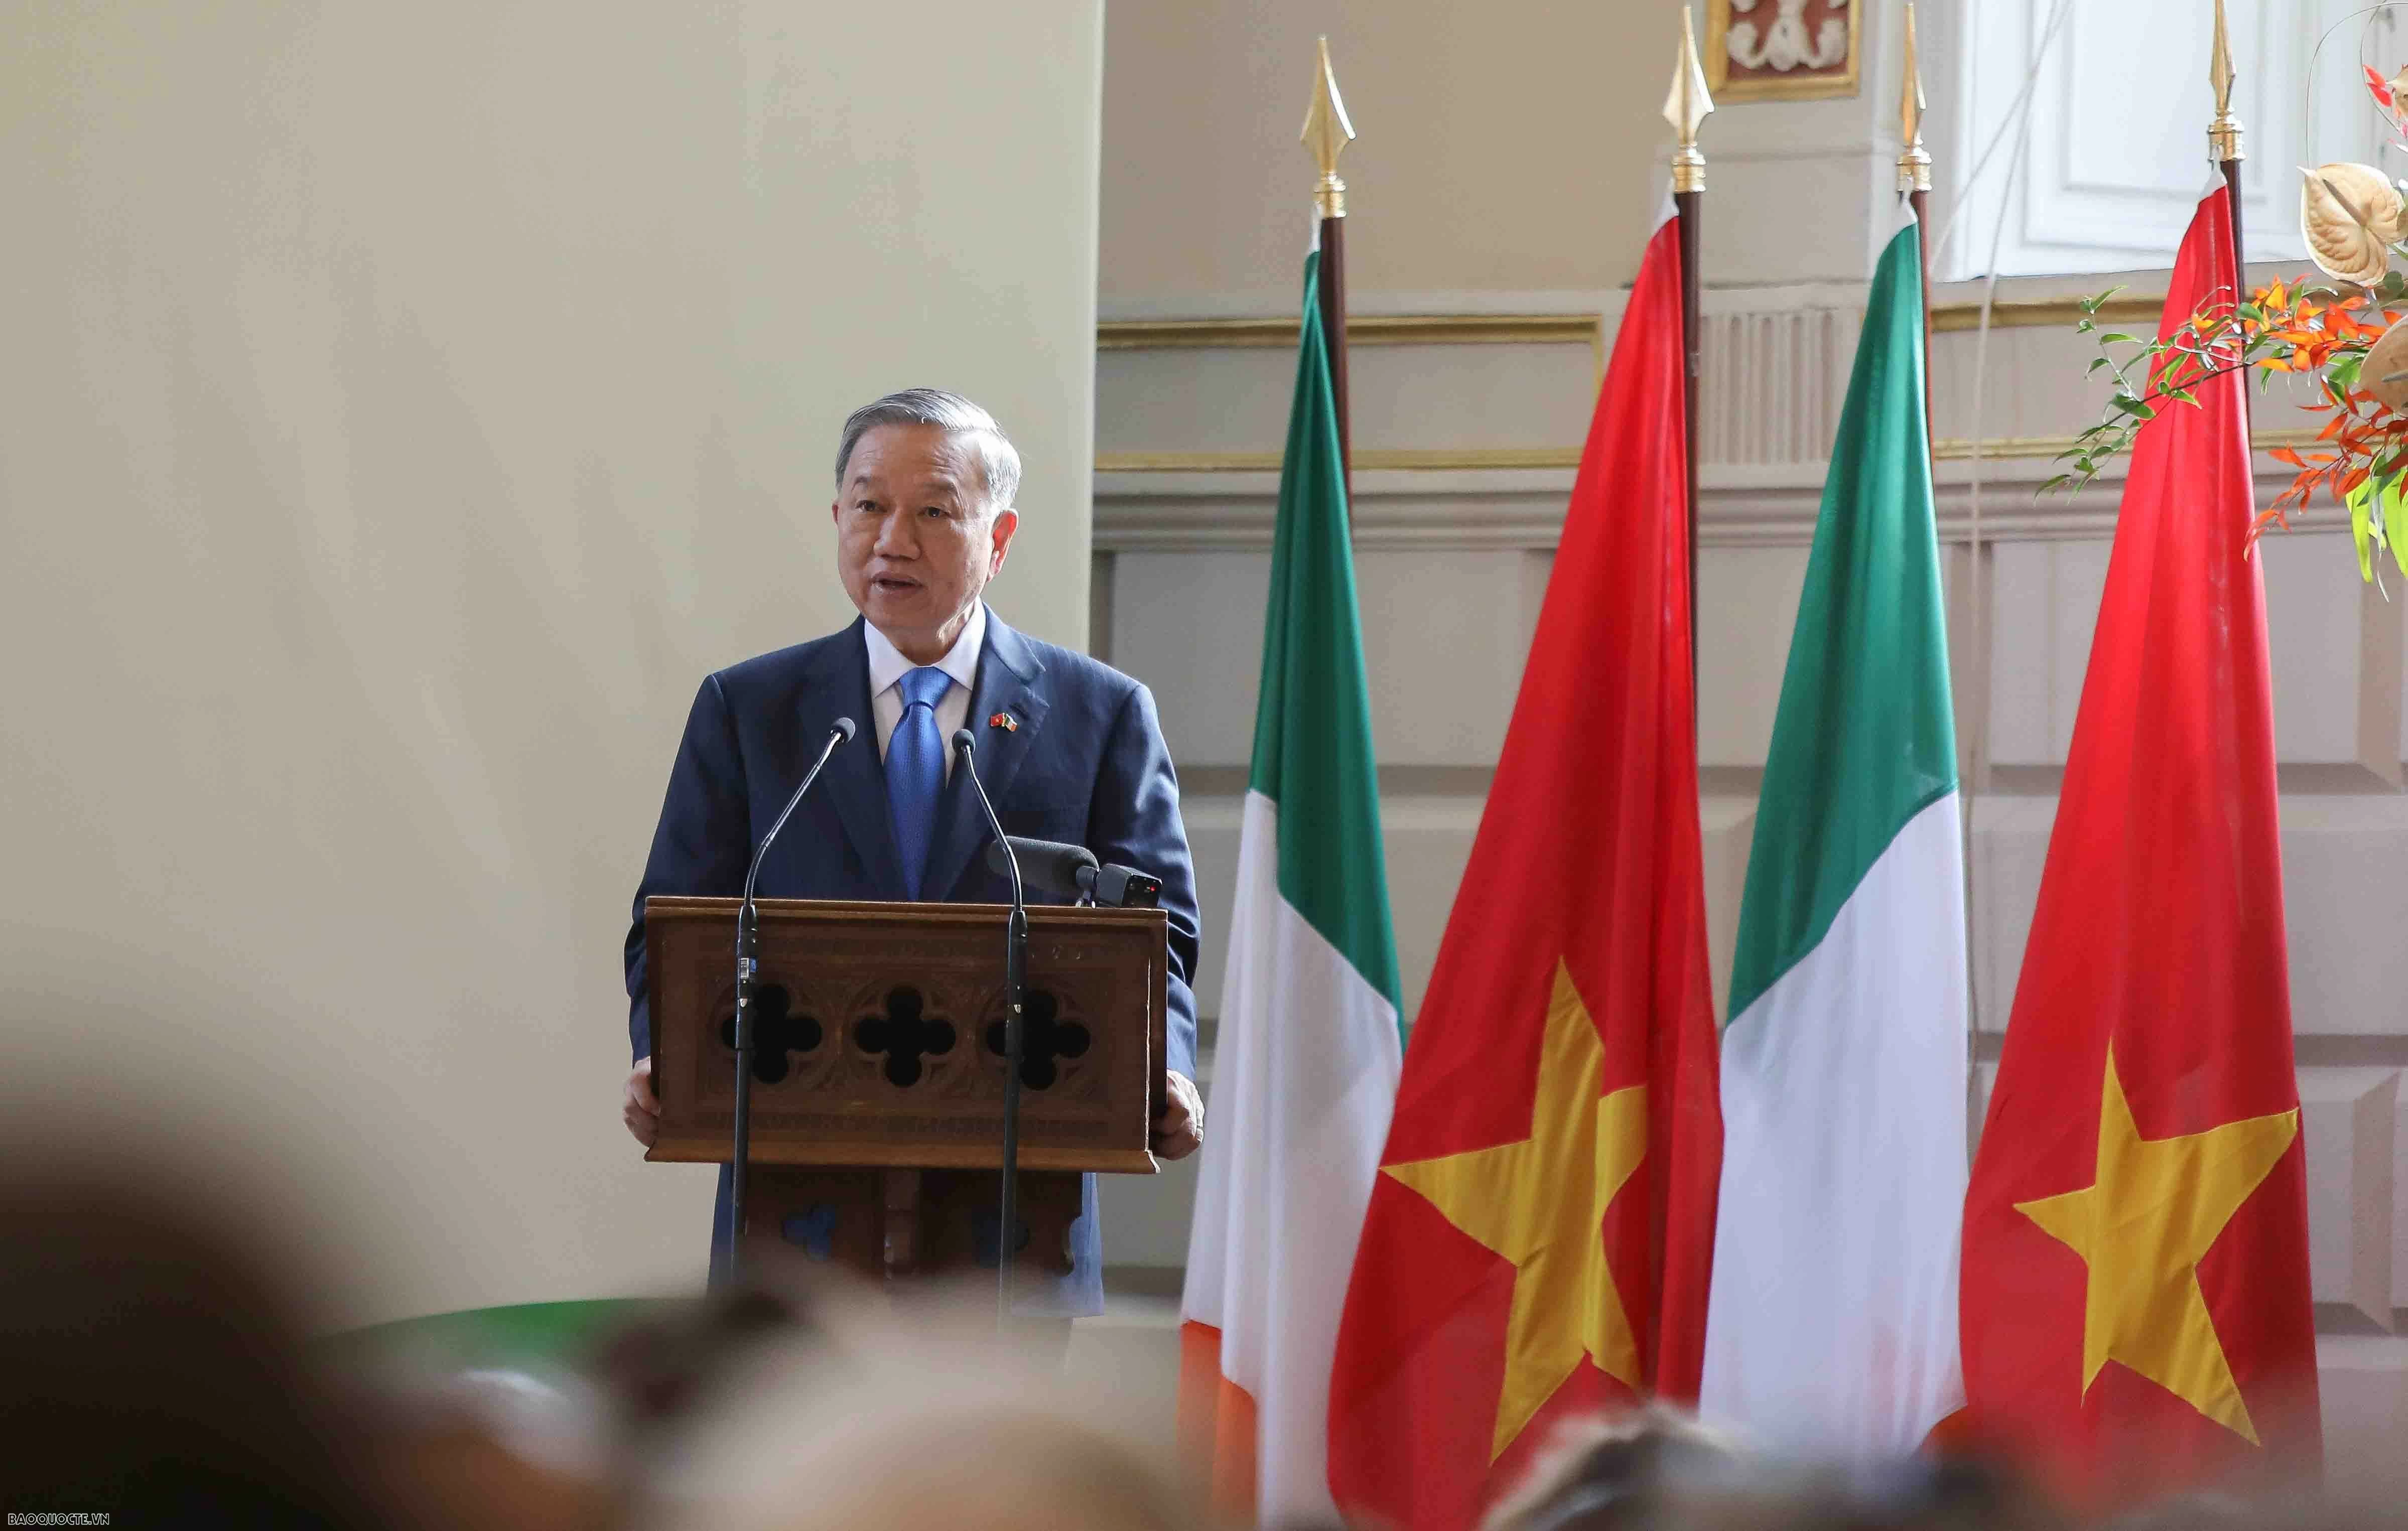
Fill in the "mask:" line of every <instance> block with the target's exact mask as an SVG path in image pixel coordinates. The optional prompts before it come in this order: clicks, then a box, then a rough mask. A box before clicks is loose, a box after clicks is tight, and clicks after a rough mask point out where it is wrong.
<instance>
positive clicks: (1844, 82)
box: [1705, 0, 1865, 103]
mask: <svg viewBox="0 0 2408 1531" xmlns="http://www.w3.org/2000/svg"><path fill="white" fill-rule="evenodd" d="M1864 6H1865V0H1707V5H1706V61H1705V62H1706V86H1707V88H1708V89H1709V90H1711V91H1713V94H1714V100H1715V101H1716V102H1717V103H1722V102H1731V101H1813V100H1817V99H1820V98H1822V97H1826V96H1841V95H1854V94H1856V57H1857V38H1858V36H1859V34H1860V33H1861V31H1862V28H1861V27H1860V26H1859V24H1858V22H1857V17H1858V15H1859V14H1860V13H1861V12H1862V10H1863V9H1864Z"/></svg>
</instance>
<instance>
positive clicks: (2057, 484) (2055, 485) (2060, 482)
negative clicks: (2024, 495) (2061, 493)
mask: <svg viewBox="0 0 2408 1531" xmlns="http://www.w3.org/2000/svg"><path fill="white" fill-rule="evenodd" d="M2072 479H2073V475H2072V474H2071V473H2060V474H2058V475H2057V477H2056V478H2054V479H2042V480H2041V485H2040V487H2039V488H2038V489H2035V490H2033V491H2032V494H2033V496H2034V497H2035V498H2037V497H2038V496H2040V495H2042V494H2055V493H2056V492H2057V490H2060V489H2063V488H2064V487H2065V486H2066V485H2067V484H2068V483H2071V481H2072Z"/></svg>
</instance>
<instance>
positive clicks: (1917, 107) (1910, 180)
mask: <svg viewBox="0 0 2408 1531" xmlns="http://www.w3.org/2000/svg"><path fill="white" fill-rule="evenodd" d="M2218 3H2219V4H2220V3H2221V0H2218ZM1923 111H1924V100H1923V65H1922V63H1921V60H1920V58H1919V57H1918V55H1917V52H1916V49H1915V40H1914V0H1906V69H1905V71H1904V73H1903V74H1902V75H1901V76H1900V77H1899V103H1898V142H1899V155H1898V192H1899V195H1900V196H1902V197H1904V198H1906V200H1907V204H1908V206H1910V207H1913V208H1914V222H1915V239H1914V242H1915V244H1916V246H1917V248H1919V249H1920V250H1922V252H1923V436H1924V439H1925V440H1926V441H1927V442H1928V441H1930V440H1931V439H1933V432H1932V421H1931V151H1930V150H1928V149H1926V148H1924V147H1923ZM1974 556H1975V557H1976V558H1979V557H1980V550H1979V549H1976V550H1975V552H1974Z"/></svg>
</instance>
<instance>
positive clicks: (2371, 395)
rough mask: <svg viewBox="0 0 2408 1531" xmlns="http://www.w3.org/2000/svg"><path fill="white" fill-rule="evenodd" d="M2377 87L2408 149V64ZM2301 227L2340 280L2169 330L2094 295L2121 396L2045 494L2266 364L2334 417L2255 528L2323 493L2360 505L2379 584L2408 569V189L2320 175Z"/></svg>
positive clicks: (2305, 201) (2225, 305) (2311, 180)
mask: <svg viewBox="0 0 2408 1531" xmlns="http://www.w3.org/2000/svg"><path fill="white" fill-rule="evenodd" d="M2366 84H2367V90H2368V93H2369V94H2370V95H2372V97H2373V100H2374V104H2375V108H2376V109H2377V110H2378V111H2379V112H2380V113H2381V114H2382V116H2383V118H2384V121H2385V122H2386V123H2388V124H2389V126H2390V128H2391V132H2392V135H2393V139H2394V143H2393V147H2394V148H2396V149H2399V150H2401V151H2402V152H2408V69H2403V70H2401V72H2400V74H2398V75H2397V76H2395V77H2393V78H2392V79H2384V78H2383V77H2382V76H2381V75H2378V74H2376V73H2375V72H2374V71H2373V70H2372V69H2369V70H2367V71H2366ZM2300 234H2301V235H2302V236H2304V237H2305V239H2306V241H2307V246H2308V252H2309V256H2310V258H2311V259H2313V260H2314V261H2315V264H2316V267H2317V269H2318V270H2320V271H2322V272H2323V273H2324V275H2325V277H2326V278H2327V279H2329V280H2326V281H2318V280H2315V279H2313V278H2302V279H2299V280H2296V281H2287V282H2286V281H2277V282H2274V283H2272V284H2271V285H2269V286H2265V287H2260V288H2257V290H2255V291H2253V292H2251V293H2248V294H2247V295H2246V296H2245V297H2244V298H2243V299H2241V300H2240V301H2238V302H2236V301H2235V300H2234V294H2233V293H2230V292H2229V291H2226V292H2220V293H2216V294H2214V296H2212V297H2210V298H2209V299H2208V301H2207V302H2205V303H2203V304H2201V305H2200V308H2199V309H2198V310H2197V311H2196V312H2195V313H2193V314H2192V315H2191V318H2190V322H2188V323H2187V324H2185V325H2183V326H2181V327H2179V328H2177V329H2175V330H2174V331H2173V333H2172V334H2171V335H2169V336H2163V337H2161V338H2156V339H2143V338H2142V337H2140V336H2131V335H2124V334H2118V333H2114V332H2109V331H2102V330H2101V329H2100V327H2099V323H2098V319H2097V315H2098V313H2099V311H2100V308H2101V306H2102V305H2104V304H2105V303H2106V301H2107V299H2109V298H2110V297H2112V296H2114V291H2110V292H2107V293H2100V294H2099V295H2098V296H2097V297H2094V298H2085V299H2084V300H2083V302H2082V305H2081V307H2082V312H2083V317H2082V318H2081V319H2079V320H2077V321H2076V322H2075V324H2074V328H2075V330H2076V331H2077V332H2078V333H2080V334H2084V335H2089V336H2093V337H2094V338H2095V340H2096V341H2097V344H2098V347H2099V355H2098V356H2097V357H2095V358H2093V359H2092V361H2091V363H2090V372H2091V374H2092V375H2093V376H2096V375H2097V374H2099V373H2100V372H2106V373H2108V374H2109V375H2110V377H2111V379H2112V382H2113V392H2112V393H2110V395H2109V397H2108V401H2107V408H2106V409H2105V411H2104V413H2103V418H2102V419H2100V422H2098V423H2097V424H2095V425H2092V426H2091V427H2090V428H2089V429H2088V430H2085V431H2084V432H2083V433H2082V434H2081V435H2079V436H2076V437H2074V443H2073V446H2072V447H2071V448H2070V449H2069V450H2068V451H2065V452H2063V453H2062V454H2060V455H2061V458H2063V459H2067V460H2070V461H2071V466H2070V467H2069V469H2068V470H2067V471H2066V472H2064V473H2060V474H2058V475H2057V477H2055V478H2053V479H2049V480H2048V481H2047V482H2046V483H2044V484H2042V486H2041V492H2042V493H2043V494H2045V493H2048V492H2050V491H2052V490H2057V489H2065V488H2069V487H2071V488H2080V487H2082V486H2083V485H2085V484H2087V483H2088V482H2089V481H2090V480H2091V479H2093V478H2095V477H2096V476H2097V475H2098V473H2099V470H2100V468H2101V467H2102V466H2104V465H2106V464H2107V463H2109V462H2111V461H2113V460H2114V458H2115V457H2116V456H2117V455H2118V454H2119V453H2121V452H2122V451H2125V449H2127V448H2128V447H2129V446H2130V445H2131V443H2132V438H2133V436H2135V435H2136V434H2137V433H2138V432H2139V430H2140V428H2141V426H2142V425H2143V424H2144V423H2145V422H2148V421H2150V420H2153V419H2155V418H2156V417H2157V410H2158V408H2160V407H2162V406H2165V405H2170V404H2174V405H2180V404H2189V405H2196V404H2197V403H2198V402H2199V401H2198V398H2197V395H2196V390H2197V389H2198V387H2199V385H2200V383H2202V382H2204V381H2206V380H2207V379H2211V378H2214V377H2220V376H2222V375H2224V374H2226V373H2229V372H2240V373H2243V375H2244V376H2245V375H2246V374H2248V373H2252V372H2254V373H2256V374H2257V382H2258V387H2259V390H2260V391H2261V392H2262V391H2263V390H2264V388H2265V387H2266V385H2267V383H2268V382H2269V381H2271V380H2272V378H2273V377H2274V376H2275V375H2277V374H2288V375H2290V376H2293V377H2296V378H2300V379H2304V380H2306V381H2308V382H2310V383H2312V384H2313V385H2314V386H2315V390H2316V393H2315V397H2314V398H2313V400H2312V401H2311V402H2309V403H2307V404H2305V405H2303V406H2302V408H2305V409H2306V410H2307V411H2308V412H2309V413H2311V414H2313V415H2318V416H2321V417H2323V419H2324V424H2323V426H2322V428H2321V429H2320V430H2319V431H2318V432H2317V434H2316V439H2315V444H2314V445H2313V446H2312V447H2311V448H2310V449H2309V450H2308V451H2306V452H2305V453H2304V454H2303V453H2301V452H2300V451H2294V450H2293V449H2291V448H2288V447H2277V448H2273V449H2272V451H2271V453H2270V455H2272V456H2273V457H2274V458H2275V459H2276V460H2277V461H2280V462H2282V463H2284V464H2286V465H2289V466H2290V467H2292V468H2294V469H2296V470H2297V477H2295V478H2294V479H2292V480H2291V484H2290V487H2289V488H2287V489H2286V490H2284V491H2283V493H2282V494H2280V495H2278V496H2276V498H2275V501H2274V504H2273V507H2272V508H2271V509H2269V510H2267V511H2266V512H2264V513H2263V514H2262V515H2260V516H2259V517H2258V520H2257V527H2256V528H2255V529H2254V530H2253V533H2252V535H2253V536H2254V535H2255V534H2256V532H2257V531H2263V530H2264V529H2265V528H2266V527H2267V526H2269V525H2286V526H2287V525H2288V524H2289V522H2288V521H2287V520H2286V512H2287V511H2288V510H2289V509H2291V508H2300V507H2304V506H2305V505H2306V504H2307V503H2308V501H2309V498H2310V496H2311V495H2313V494H2315V492H2316V491H2317V490H2319V489H2321V490H2323V491H2325V492H2326V493H2327V494H2329V495H2330V496H2331V497H2332V499H2333V500H2334V501H2335V503H2337V504H2339V505H2341V506H2343V508H2346V509H2347V510H2348V512H2349V518H2350V531H2351V535H2352V536H2353V537H2354V538H2355V539H2356V541H2357V544H2358V572H2359V574H2360V575H2362V576H2363V577H2365V578H2366V579H2370V580H2371V579H2373V578H2374V574H2375V565H2376V560H2377V558H2378V556H2379V555H2380V554H2382V553H2383V552H2385V551H2388V552H2389V553H2390V555H2391V558H2392V561H2393V562H2394V563H2395V564H2397V565H2399V566H2400V568H2401V570H2402V571H2403V572H2408V324H2403V323H2402V319H2403V317H2408V277H2403V276H2402V274H2401V271H2400V270H2399V269H2398V268H2397V267H2395V266H2394V265H2393V261H2394V260H2395V258H2400V257H2408V183H2403V182H2398V181H2393V180H2391V179H2387V178H2386V177H2385V175H2384V174H2383V172H2382V171H2380V170H2378V169H2376V168H2374V167H2373V166H2372V165H2355V164H2338V165H2322V166H2320V167H2318V168H2316V169H2314V170H2310V171H2307V172H2305V176H2304V181H2303V184H2302V185H2301V188H2300Z"/></svg>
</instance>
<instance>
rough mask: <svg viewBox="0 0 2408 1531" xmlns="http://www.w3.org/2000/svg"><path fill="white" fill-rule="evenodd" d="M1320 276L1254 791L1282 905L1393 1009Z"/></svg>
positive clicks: (1290, 451) (1302, 371) (1272, 618)
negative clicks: (1267, 813) (1273, 827)
mask: <svg viewBox="0 0 2408 1531" xmlns="http://www.w3.org/2000/svg"><path fill="white" fill-rule="evenodd" d="M1320 273H1321V256H1320V253H1319V252H1318V251H1315V252H1314V253H1313V254H1312V255H1310V256H1308V257H1306V259H1305V263H1304V325H1303V339H1302V342H1301V344H1299V345H1298V347H1297V367H1296V401H1295V403H1294V404H1293V405H1292V406H1291V407H1290V409H1289V412H1288V427H1287V454H1286V456H1285V458H1284V459H1283V462H1282V464H1281V467H1280V498H1279V530H1278V533H1277V535H1276V537H1274V539H1273V542H1272V551H1271V588H1270V608H1269V613H1268V614H1267V616H1266V617H1265V619H1264V622H1263V679H1262V692H1261V697H1260V700H1259V701H1258V702H1257V704H1256V708H1257V709H1256V711H1255V714H1254V765H1253V769H1252V771H1251V772H1250V773H1249V777H1248V785H1249V786H1250V787H1252V789H1253V790H1254V791H1255V792H1258V793H1261V794H1263V795H1264V796H1266V797H1268V798H1269V799H1271V801H1272V802H1274V803H1276V804H1278V805H1279V887H1280V893H1281V894H1282V896H1283V897H1284V898H1285V899H1286V900H1287V902H1288V905H1289V907H1291V908H1292V909H1295V910H1296V911H1297V913H1298V914H1300V915H1302V916H1303V917H1304V919H1305V921H1306V923H1309V924H1311V925H1312V928H1313V929H1314V930H1316V931H1319V932H1320V933H1321V935H1322V937H1323V938H1325V939H1326V940H1327V941H1328V942H1329V944H1330V945H1331V946H1333V947H1336V948H1337V949H1338V951H1339V952H1340V954H1341V955H1343V956H1344V957H1345V958H1346V960H1347V961H1348V962H1349V963H1350V964H1352V965H1353V966H1354V968H1355V971H1356V972H1357V973H1360V974H1361V975H1362V976H1363V979H1364V981H1365V982H1367V983H1369V984H1370V986H1371V987H1372V988H1373V989H1374V990H1376V991H1378V992H1379V993H1380V994H1382V995H1383V997H1385V998H1386V999H1387V1001H1388V1002H1389V1003H1390V1004H1391V1005H1396V1004H1398V994H1400V993H1401V991H1402V985H1400V984H1399V983H1398V980H1397V943H1396V937H1395V935H1394V934H1393V932H1392V931H1391V930H1390V928H1389V923H1388V894H1387V889H1388V877H1387V866H1386V858H1385V856H1384V855H1383V854H1382V851H1381V844H1380V793H1379V773H1378V771H1377V769H1376V761H1375V760H1374V757H1373V753H1372V748H1371V700H1370V692H1369V687H1368V685H1367V684H1366V682H1365V680H1364V665H1363V630H1362V624H1361V622H1359V620H1358V619H1357V616H1356V608H1355V555H1354V550H1353V548H1352V547H1351V546H1350V545H1349V543H1348V541H1347V530H1346V475H1345V470H1344V467H1343V465H1342V463H1341V460H1340V455H1339V450H1338V407H1337V403H1336V400H1335V398H1334V396H1333V395H1332V393H1331V390H1330V381H1329V345H1328V336H1326V334H1324V333H1323V330H1322V324H1321V304H1320V301H1319V286H1320ZM1399 1009H1401V1006H1399Z"/></svg>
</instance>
